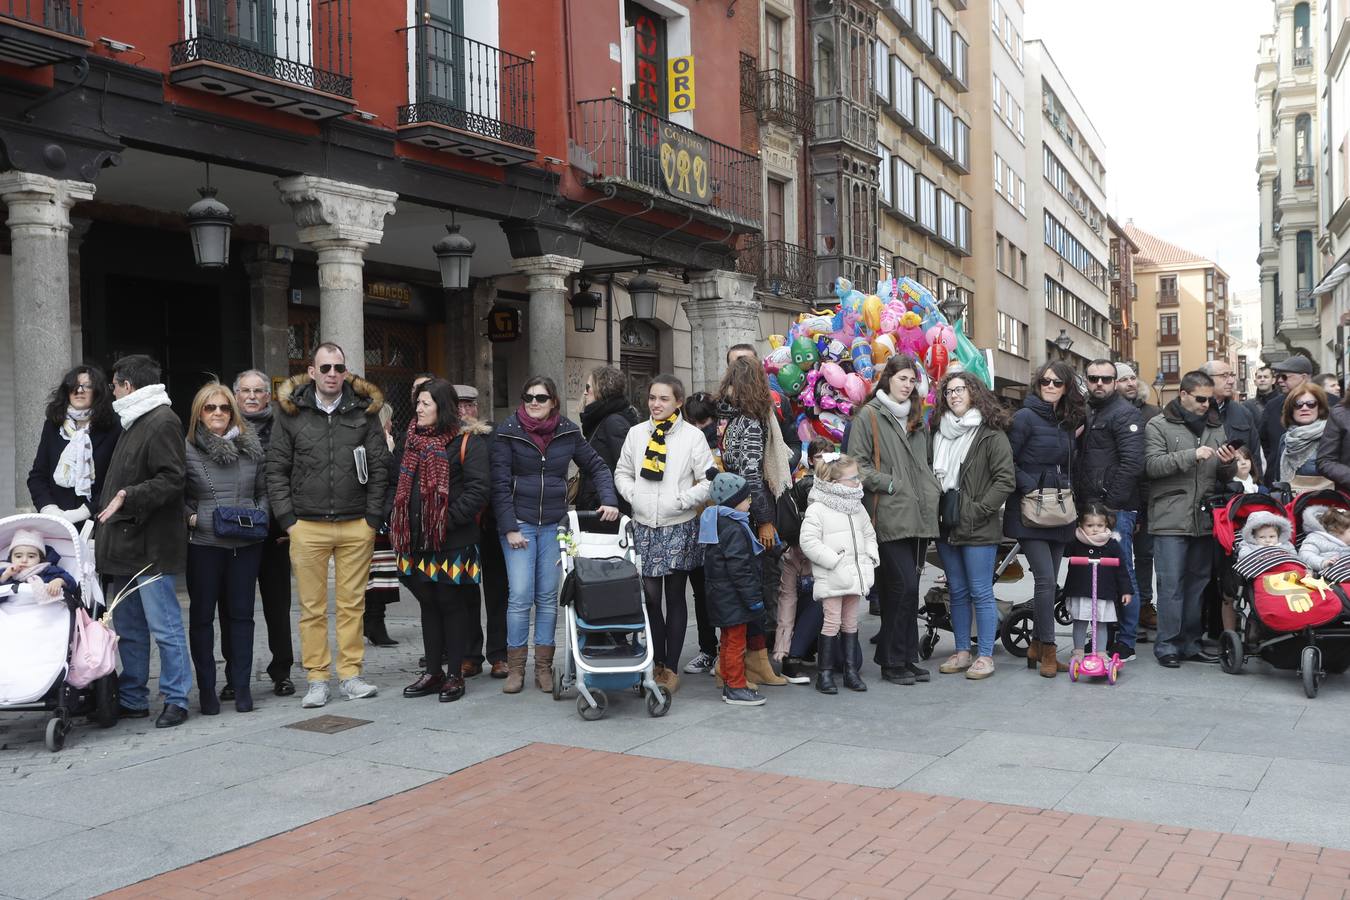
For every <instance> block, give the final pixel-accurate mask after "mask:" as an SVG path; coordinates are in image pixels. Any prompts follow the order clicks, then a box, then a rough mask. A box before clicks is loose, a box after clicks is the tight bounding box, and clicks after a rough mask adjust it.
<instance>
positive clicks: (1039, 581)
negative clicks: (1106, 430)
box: [1003, 361, 1087, 678]
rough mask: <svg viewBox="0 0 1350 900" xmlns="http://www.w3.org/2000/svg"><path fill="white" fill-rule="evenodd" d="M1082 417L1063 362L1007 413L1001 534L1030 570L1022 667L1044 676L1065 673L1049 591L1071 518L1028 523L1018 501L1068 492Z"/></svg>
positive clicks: (1042, 371)
mask: <svg viewBox="0 0 1350 900" xmlns="http://www.w3.org/2000/svg"><path fill="white" fill-rule="evenodd" d="M1086 419H1087V407H1086V402H1085V401H1084V399H1083V394H1082V392H1081V391H1080V390H1079V389H1078V382H1077V379H1076V376H1075V373H1074V370H1073V369H1072V368H1070V367H1069V365H1068V364H1067V363H1063V362H1058V361H1056V362H1047V363H1045V364H1043V365H1042V366H1041V367H1040V368H1038V369H1037V370H1036V372H1035V374H1033V375H1032V377H1031V390H1030V391H1028V392H1027V396H1026V399H1025V400H1023V401H1022V408H1021V409H1019V410H1018V411H1017V412H1016V413H1015V414H1014V415H1013V421H1012V429H1011V430H1010V431H1009V434H1008V438H1009V440H1010V442H1011V444H1012V453H1013V464H1014V466H1015V467H1016V470H1017V485H1016V487H1015V488H1014V489H1013V492H1012V495H1011V496H1009V497H1008V502H1007V504H1006V505H1005V506H1004V509H1003V533H1004V534H1005V535H1007V536H1008V537H1010V538H1013V539H1014V540H1016V541H1018V542H1020V543H1021V545H1022V555H1023V556H1025V557H1026V560H1027V565H1028V566H1030V567H1031V575H1032V578H1033V580H1034V582H1035V588H1034V590H1033V595H1032V616H1033V618H1034V629H1035V633H1034V637H1033V639H1032V641H1031V647H1030V649H1028V651H1027V668H1028V669H1034V668H1036V667H1037V666H1038V665H1039V666H1040V672H1041V675H1043V676H1044V677H1046V678H1054V677H1055V674H1056V673H1058V672H1067V671H1068V670H1069V667H1068V666H1067V665H1065V664H1064V663H1061V662H1060V661H1059V658H1058V649H1057V648H1056V646H1055V592H1056V589H1057V583H1058V579H1059V564H1060V560H1061V558H1062V557H1063V556H1064V548H1065V547H1066V546H1067V545H1068V543H1069V541H1071V540H1073V532H1074V522H1073V520H1072V517H1071V519H1070V521H1069V522H1067V523H1066V524H1064V525H1056V526H1049V527H1041V526H1036V525H1029V524H1027V523H1026V522H1025V521H1024V520H1023V518H1022V498H1023V497H1024V496H1025V495H1027V494H1029V493H1031V492H1032V491H1036V490H1041V489H1050V490H1053V489H1056V488H1065V489H1068V488H1072V486H1073V481H1072V477H1073V452H1074V437H1075V434H1076V433H1077V431H1078V429H1079V427H1080V426H1081V425H1082V424H1083V423H1084V422H1085V421H1086Z"/></svg>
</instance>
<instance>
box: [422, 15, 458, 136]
mask: <svg viewBox="0 0 1350 900" xmlns="http://www.w3.org/2000/svg"><path fill="white" fill-rule="evenodd" d="M422 12H423V16H422V19H421V21H422V22H424V23H426V25H427V27H425V28H423V29H421V32H420V33H421V38H420V41H421V47H420V48H419V50H420V53H419V56H420V57H421V67H422V84H421V86H420V87H421V91H420V93H421V95H422V96H423V97H424V98H425V99H428V100H434V101H439V102H441V103H445V104H447V105H449V106H452V107H454V108H455V109H464V108H465V90H464V83H465V75H466V71H465V66H466V60H465V55H466V54H465V49H466V47H465V43H464V0H423V9H422Z"/></svg>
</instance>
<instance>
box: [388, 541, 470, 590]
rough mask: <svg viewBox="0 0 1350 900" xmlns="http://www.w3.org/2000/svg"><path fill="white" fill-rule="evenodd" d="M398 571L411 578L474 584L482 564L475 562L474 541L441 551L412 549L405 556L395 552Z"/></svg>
mask: <svg viewBox="0 0 1350 900" xmlns="http://www.w3.org/2000/svg"><path fill="white" fill-rule="evenodd" d="M398 574H399V575H400V576H402V577H403V578H405V579H409V580H411V581H430V582H432V583H436V584H445V583H449V584H478V583H480V581H481V579H482V568H481V567H480V566H479V563H478V545H477V544H470V545H469V546H467V547H456V548H455V549H453V550H447V551H445V552H444V553H428V552H426V551H422V550H415V551H413V552H412V553H411V554H409V555H406V556H405V555H403V554H399V557H398Z"/></svg>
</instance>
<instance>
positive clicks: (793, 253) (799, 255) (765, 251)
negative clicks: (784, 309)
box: [736, 241, 818, 303]
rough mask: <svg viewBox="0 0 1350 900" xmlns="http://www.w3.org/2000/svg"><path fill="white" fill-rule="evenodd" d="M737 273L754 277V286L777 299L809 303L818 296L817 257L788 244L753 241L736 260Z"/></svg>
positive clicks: (785, 242) (801, 248) (804, 248)
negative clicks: (787, 298)
mask: <svg viewBox="0 0 1350 900" xmlns="http://www.w3.org/2000/svg"><path fill="white" fill-rule="evenodd" d="M736 270H737V271H738V272H744V273H746V274H749V275H754V276H755V279H756V281H755V285H756V287H757V288H758V289H759V290H761V291H764V292H766V293H770V294H773V295H775V296H779V297H793V298H795V299H797V300H802V301H804V302H807V303H809V302H812V301H814V300H815V299H816V297H817V296H818V288H817V286H816V255H815V254H814V253H812V252H811V251H810V250H809V249H807V248H806V247H799V246H798V245H796V244H789V243H788V242H787V241H755V242H754V243H752V244H750V245H749V246H747V247H746V248H745V249H743V250H742V251H741V253H740V255H739V256H738V257H737V258H736Z"/></svg>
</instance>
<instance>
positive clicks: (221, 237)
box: [186, 163, 234, 269]
mask: <svg viewBox="0 0 1350 900" xmlns="http://www.w3.org/2000/svg"><path fill="white" fill-rule="evenodd" d="M197 193H198V194H200V195H201V197H202V199H200V200H198V201H197V202H196V203H194V204H192V205H191V206H189V207H188V211H187V216H186V218H187V223H188V234H189V235H191V237H192V256H193V259H195V260H196V262H197V265H198V266H201V267H202V268H203V269H223V268H225V267H226V266H228V265H229V264H230V228H231V226H233V225H234V213H232V212H230V208H229V207H228V206H226V205H225V204H224V203H221V202H220V201H219V200H217V199H216V189H215V188H213V187H211V164H210V163H207V164H206V186H205V187H199V188H197Z"/></svg>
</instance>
